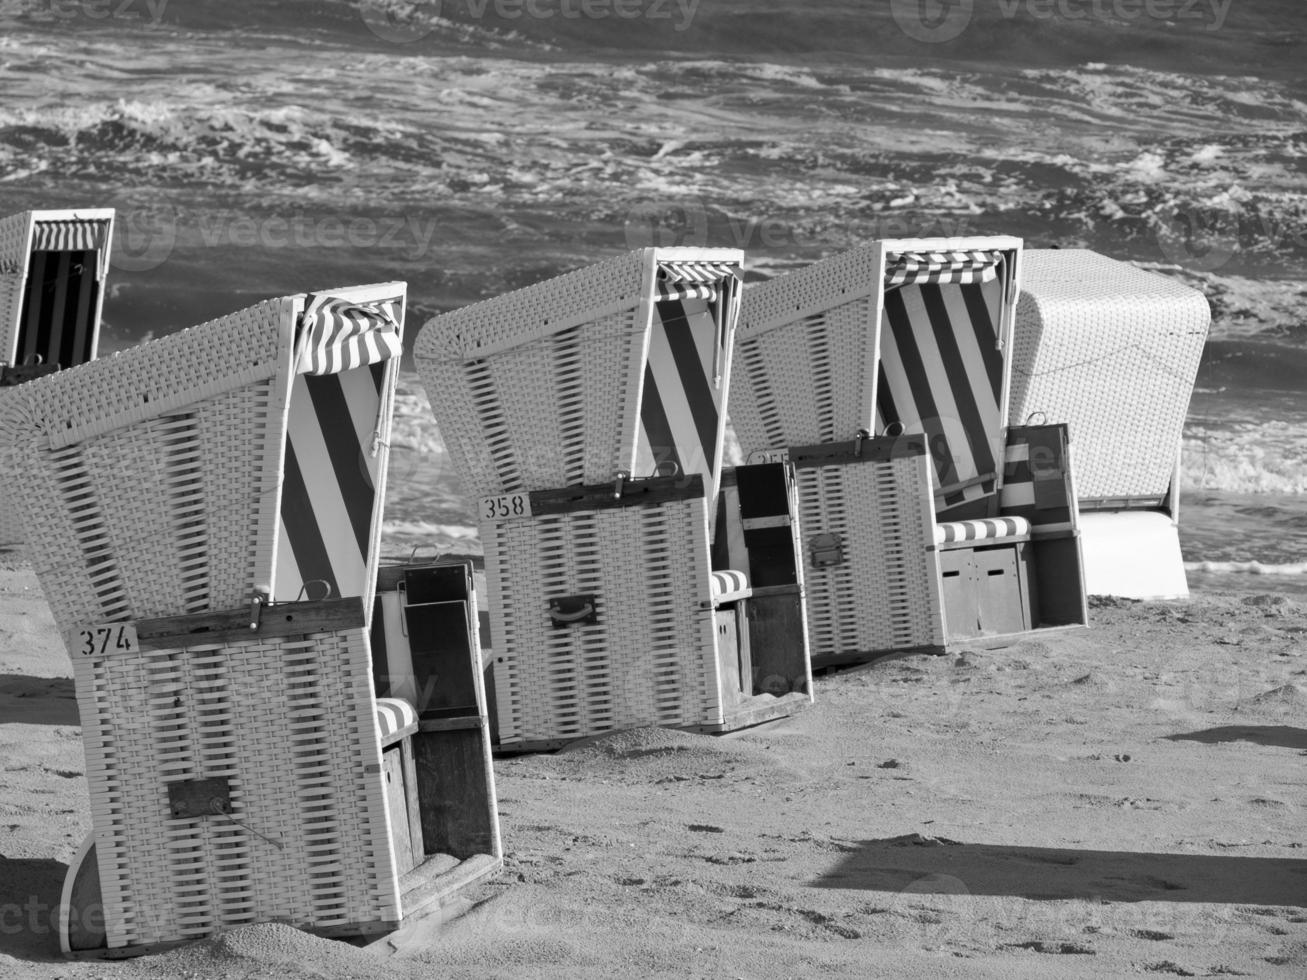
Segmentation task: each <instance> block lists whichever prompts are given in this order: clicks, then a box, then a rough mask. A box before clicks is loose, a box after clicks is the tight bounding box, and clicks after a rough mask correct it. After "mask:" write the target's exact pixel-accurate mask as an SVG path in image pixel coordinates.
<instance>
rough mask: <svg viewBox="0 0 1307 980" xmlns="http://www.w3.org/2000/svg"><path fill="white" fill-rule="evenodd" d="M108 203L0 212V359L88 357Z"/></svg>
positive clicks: (47, 361)
mask: <svg viewBox="0 0 1307 980" xmlns="http://www.w3.org/2000/svg"><path fill="white" fill-rule="evenodd" d="M113 218H114V212H113V210H112V209H101V210H90V211H27V212H24V213H22V214H17V215H13V216H11V217H9V218H6V219H3V220H0V365H2V366H7V367H35V366H45V367H51V368H53V367H55V366H58V367H59V368H67V367H74V366H76V365H78V364H84V363H85V362H87V361H90V360H93V359H94V358H95V355H96V351H97V347H98V342H99V326H100V311H101V308H102V306H103V303H104V281H105V275H106V273H107V272H108V268H109V248H110V241H111V239H112V235H113Z"/></svg>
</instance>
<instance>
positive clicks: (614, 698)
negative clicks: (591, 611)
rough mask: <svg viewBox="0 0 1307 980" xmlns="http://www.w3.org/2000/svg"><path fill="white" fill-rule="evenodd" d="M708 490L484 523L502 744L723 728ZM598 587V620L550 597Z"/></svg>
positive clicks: (584, 592)
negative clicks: (568, 617)
mask: <svg viewBox="0 0 1307 980" xmlns="http://www.w3.org/2000/svg"><path fill="white" fill-rule="evenodd" d="M707 519H708V515H707V507H706V502H705V500H704V498H702V497H698V498H693V499H690V500H681V501H674V502H669V503H663V504H657V505H652V506H646V507H628V508H621V509H611V510H598V511H579V512H575V513H571V514H564V515H549V516H544V517H537V518H529V519H526V520H521V521H508V522H503V523H498V524H490V523H486V524H483V525H482V527H481V537H482V540H483V541H484V542H485V549H486V581H487V589H488V592H489V596H490V609H491V613H490V622H491V635H492V638H493V641H492V646H493V649H494V652H495V658H494V670H495V692H496V701H497V705H498V715H499V739H500V744H501V745H504V746H511V745H513V744H514V743H530V742H538V741H552V740H561V739H572V738H581V737H584V736H587V735H595V734H599V733H601V732H606V731H613V730H617V729H622V728H631V727H636V726H642V725H660V726H669V727H671V726H683V725H696V724H720V723H721V722H722V720H723V699H722V693H721V681H720V679H719V675H718V667H717V649H716V630H715V627H714V623H713V612H712V609H711V608H704V604H705V603H707V601H708V600H709V599H710V597H711V595H712V593H711V585H710V579H709V574H710V565H709V557H708V526H707ZM586 594H593V595H595V596H596V597H597V598H596V607H597V612H598V621H597V622H595V623H593V624H577V625H571V626H561V627H560V626H555V625H553V623H552V621H551V619H550V617H549V612H548V610H549V600H550V599H552V598H561V597H565V596H574V595H586Z"/></svg>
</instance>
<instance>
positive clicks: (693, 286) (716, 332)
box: [632, 261, 741, 500]
mask: <svg viewBox="0 0 1307 980" xmlns="http://www.w3.org/2000/svg"><path fill="white" fill-rule="evenodd" d="M740 272H741V270H740V266H739V263H738V262H711V261H707V262H704V261H700V262H695V261H690V262H672V261H665V262H661V261H660V262H659V263H658V264H657V272H656V275H655V277H654V283H653V285H654V290H655V292H654V298H653V299H654V302H653V315H652V321H651V326H650V332H649V356H648V360H647V361H646V363H645V371H644V385H643V391H642V393H641V398H640V431H639V439H638V442H637V445H636V456H635V465H634V471H633V474H632V475H633V476H636V477H646V476H683V475H690V474H698V475H700V476H703V477H704V481H705V484H706V486H707V491H708V498H709V500H713V499H715V497H716V493H717V486H718V480H719V477H720V473H721V457H722V439H723V435H724V433H725V426H726V396H727V390H728V388H729V384H730V376H731V363H730V361H731V350H732V346H733V340H734V336H735V328H736V323H737V322H738V319H739V312H740V292H741V282H740Z"/></svg>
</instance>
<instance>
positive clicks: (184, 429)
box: [0, 359, 286, 629]
mask: <svg viewBox="0 0 1307 980" xmlns="http://www.w3.org/2000/svg"><path fill="white" fill-rule="evenodd" d="M115 360H117V359H115ZM104 363H110V364H111V365H113V366H114V367H119V366H121V364H122V363H123V361H120V360H118V362H117V363H114V362H113V361H110V362H103V361H101V362H93V363H91V364H88V365H86V366H85V369H89V368H94V367H97V366H98V365H100V364H104ZM82 370H84V369H83V368H73V369H70V370H68V371H63V372H60V373H59V374H57V375H54V376H52V377H51V379H49V380H51V381H55V382H62V381H64V379H65V377H67V378H68V379H69V380H73V381H75V380H76V375H77V374H78V373H79V372H80V371H82ZM143 383H148V381H147V380H145V379H143ZM56 387H65V386H64V385H50V384H47V383H46V379H41V380H38V381H35V382H29V383H27V384H25V385H22V386H20V387H19V388H17V389H15V393H14V396H13V398H11V400H28V402H29V405H28V408H29V413H28V416H27V417H28V418H31V417H32V416H33V415H36V414H38V412H39V410H40V408H42V407H44V405H43V404H42V403H43V402H46V399H45V397H44V396H45V395H46V394H47V393H49V391H50V389H52V388H56ZM66 387H68V388H70V389H71V388H75V387H76V386H75V385H67V386H66ZM138 390H139V389H138ZM285 391H286V389H285V385H284V384H280V383H277V382H276V381H274V379H265V380H261V381H257V382H254V383H252V384H249V385H248V386H247V387H245V388H243V389H234V390H229V391H225V392H223V393H221V394H216V395H211V396H209V397H207V398H199V399H196V400H194V401H193V402H192V404H191V405H189V406H188V407H186V408H178V409H174V410H172V411H170V412H168V413H167V414H162V415H159V416H157V417H155V418H146V419H140V420H138V421H136V422H135V424H131V425H123V426H122V427H119V428H116V429H113V430H112V431H107V432H103V433H101V434H99V435H96V436H93V437H90V438H87V439H84V440H82V441H80V442H77V443H75V444H72V445H65V446H61V447H58V448H52V447H50V446H49V445H48V442H47V440H45V439H43V438H40V430H39V429H35V428H31V429H27V430H26V431H21V430H19V428H18V426H17V425H16V424H15V422H16V419H15V416H16V414H17V413H9V414H8V417H7V419H6V421H8V422H9V423H10V426H9V429H8V432H9V435H8V438H9V439H10V448H11V452H10V454H9V459H8V460H7V463H6V465H8V466H9V467H10V473H11V475H10V485H11V487H12V488H13V491H14V493H15V495H16V497H17V498H18V500H19V502H20V504H21V509H22V519H23V520H24V521H25V523H26V527H27V529H28V532H29V539H30V540H34V541H40V542H41V547H40V548H39V549H32V562H33V565H34V567H35V570H36V572H37V575H38V577H39V578H40V580H41V586H42V590H43V591H44V593H45V596H46V599H47V601H48V602H49V603H50V607H51V610H52V611H53V613H54V617H55V621H56V622H57V623H59V625H60V626H61V628H63V629H71V628H74V627H77V626H81V625H83V624H85V623H92V622H101V621H110V620H123V619H142V618H149V617H154V616H168V615H182V614H185V613H191V612H199V611H202V610H205V609H226V608H235V607H239V606H241V605H243V604H244V603H245V602H247V601H248V600H249V597H250V595H251V594H252V593H253V592H254V591H255V590H256V587H266V586H267V585H268V584H270V582H271V571H272V550H273V545H274V543H275V541H276V522H277V510H276V502H277V486H278V480H279V474H280V466H281V454H282V443H281V439H280V434H281V427H282V425H283V424H284V423H283V419H284V411H285V408H284V403H285V397H286V394H285ZM55 394H57V395H61V396H62V395H65V394H66V393H65V392H63V391H57V392H55ZM29 395H32V397H31V398H30V399H28V398H27V396H29ZM87 400H88V402H89V401H93V400H94V397H93V396H92V397H88V399H87ZM120 417H121V416H120ZM19 419H21V416H19ZM91 427H92V426H89V425H88V428H91ZM0 438H5V437H3V436H0Z"/></svg>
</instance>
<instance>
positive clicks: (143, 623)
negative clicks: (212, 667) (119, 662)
mask: <svg viewBox="0 0 1307 980" xmlns="http://www.w3.org/2000/svg"><path fill="white" fill-rule="evenodd" d="M250 618H251V617H250V610H249V609H248V608H246V609H227V610H223V611H221V612H203V613H195V614H193V615H189V616H165V617H162V618H160V619H142V620H139V621H137V623H136V624H135V625H136V636H137V639H139V640H140V643H141V648H142V649H143V650H167V649H172V648H175V647H185V646H188V645H191V644H200V643H206V644H207V643H222V642H224V641H235V640H252V639H255V638H256V637H276V636H299V635H302V634H309V633H332V632H336V631H338V630H348V629H360V628H362V627H363V622H364V619H363V600H362V599H359V598H357V597H352V598H348V599H326V600H323V601H315V602H286V603H281V604H278V605H274V606H264V607H263V608H262V609H261V610H260V615H259V623H258V627H257V628H256V629H251V628H250Z"/></svg>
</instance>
